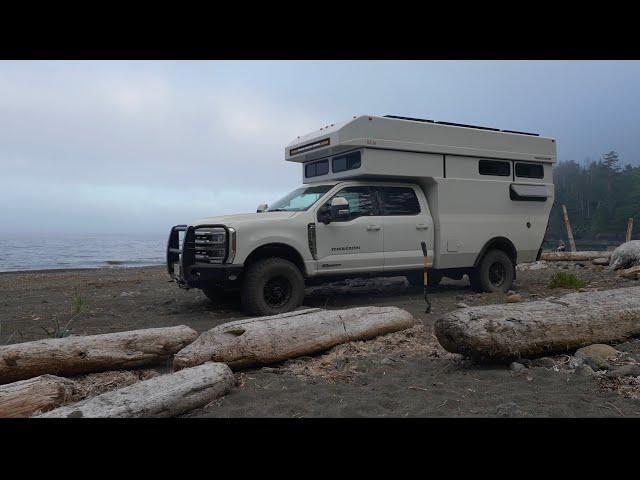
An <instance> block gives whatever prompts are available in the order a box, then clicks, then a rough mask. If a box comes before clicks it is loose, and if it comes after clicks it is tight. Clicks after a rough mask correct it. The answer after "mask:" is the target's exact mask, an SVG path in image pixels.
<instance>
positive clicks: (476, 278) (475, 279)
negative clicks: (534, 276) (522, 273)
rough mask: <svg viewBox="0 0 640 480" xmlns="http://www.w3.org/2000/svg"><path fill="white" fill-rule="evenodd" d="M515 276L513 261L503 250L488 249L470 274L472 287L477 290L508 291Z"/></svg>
mask: <svg viewBox="0 0 640 480" xmlns="http://www.w3.org/2000/svg"><path fill="white" fill-rule="evenodd" d="M514 278H515V272H514V265H513V262H512V261H511V258H509V255H507V254H506V253H505V252H503V251H502V250H490V251H488V252H487V253H486V254H485V256H484V257H482V260H480V264H479V265H478V266H477V267H476V269H475V270H474V271H473V272H471V274H470V275H469V280H470V281H471V288H473V290H475V291H476V292H506V291H507V290H509V289H510V288H511V286H512V285H513V279H514Z"/></svg>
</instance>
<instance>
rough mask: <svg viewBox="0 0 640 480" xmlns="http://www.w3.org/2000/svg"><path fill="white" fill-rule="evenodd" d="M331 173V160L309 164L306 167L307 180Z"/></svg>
mask: <svg viewBox="0 0 640 480" xmlns="http://www.w3.org/2000/svg"><path fill="white" fill-rule="evenodd" d="M327 173H329V160H321V161H319V162H314V163H309V164H307V165H305V167H304V174H305V176H306V177H307V178H310V177H318V176H320V175H326V174H327Z"/></svg>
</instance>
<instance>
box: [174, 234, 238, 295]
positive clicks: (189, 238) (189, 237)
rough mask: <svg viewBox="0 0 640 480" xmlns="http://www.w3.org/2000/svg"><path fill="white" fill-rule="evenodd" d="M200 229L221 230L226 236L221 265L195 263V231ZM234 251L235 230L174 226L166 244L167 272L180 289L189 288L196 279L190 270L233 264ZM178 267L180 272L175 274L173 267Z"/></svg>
mask: <svg viewBox="0 0 640 480" xmlns="http://www.w3.org/2000/svg"><path fill="white" fill-rule="evenodd" d="M201 228H222V229H224V231H225V234H226V237H225V238H226V245H225V256H224V258H223V260H222V262H221V263H217V264H207V263H196V253H195V252H196V242H195V236H196V230H198V229H201ZM180 232H184V237H183V239H182V245H181V244H180ZM235 250H236V237H235V230H234V229H233V228H230V227H227V226H226V225H219V224H202V225H175V226H174V227H172V228H171V232H170V233H169V240H168V242H167V271H168V273H169V276H170V277H171V278H173V279H174V280H175V281H176V283H177V284H178V285H179V286H180V287H184V288H189V287H190V286H192V285H193V284H194V283H197V279H196V278H193V276H192V275H191V268H192V267H193V266H196V265H197V267H198V268H205V269H206V268H216V267H219V266H220V265H221V264H227V263H230V262H233V258H234V257H235V253H236V252H235ZM176 264H178V265H179V266H180V271H179V272H175V270H174V265H176Z"/></svg>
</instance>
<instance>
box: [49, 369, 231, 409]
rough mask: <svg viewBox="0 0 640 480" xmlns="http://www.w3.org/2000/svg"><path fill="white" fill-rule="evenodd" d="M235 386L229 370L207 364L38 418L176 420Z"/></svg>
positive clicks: (146, 381) (144, 382)
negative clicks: (154, 418)
mask: <svg viewBox="0 0 640 480" xmlns="http://www.w3.org/2000/svg"><path fill="white" fill-rule="evenodd" d="M234 383H235V378H234V376H233V373H232V372H231V369H230V368H229V367H228V366H226V365H225V364H224V363H211V362H209V363H205V364H203V365H199V366H197V367H193V368H187V369H184V370H181V371H179V372H176V373H172V374H168V375H160V376H158V377H154V378H151V379H149V380H143V381H142V382H138V383H134V384H133V385H130V386H128V387H124V388H120V389H118V390H111V391H109V392H106V393H103V394H102V395H98V396H97V397H93V398H89V399H87V400H83V401H81V402H78V403H74V404H71V405H65V406H63V407H60V408H57V409H55V410H52V411H50V412H47V413H44V414H42V415H38V417H44V418H73V417H85V418H87V417H88V418H104V417H107V418H137V417H175V416H176V415H180V414H182V413H185V412H188V411H190V410H193V409H196V408H200V407H203V406H205V405H206V404H207V403H209V402H211V401H213V400H215V399H216V398H218V397H220V396H222V395H224V394H225V393H227V392H228V391H229V389H231V387H232V386H233V384H234Z"/></svg>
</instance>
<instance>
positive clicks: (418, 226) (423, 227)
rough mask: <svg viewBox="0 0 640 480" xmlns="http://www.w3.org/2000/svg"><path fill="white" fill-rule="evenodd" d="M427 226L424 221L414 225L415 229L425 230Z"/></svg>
mask: <svg viewBox="0 0 640 480" xmlns="http://www.w3.org/2000/svg"><path fill="white" fill-rule="evenodd" d="M428 228H429V225H425V224H424V223H418V224H417V225H416V229H417V230H427V229H428Z"/></svg>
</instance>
